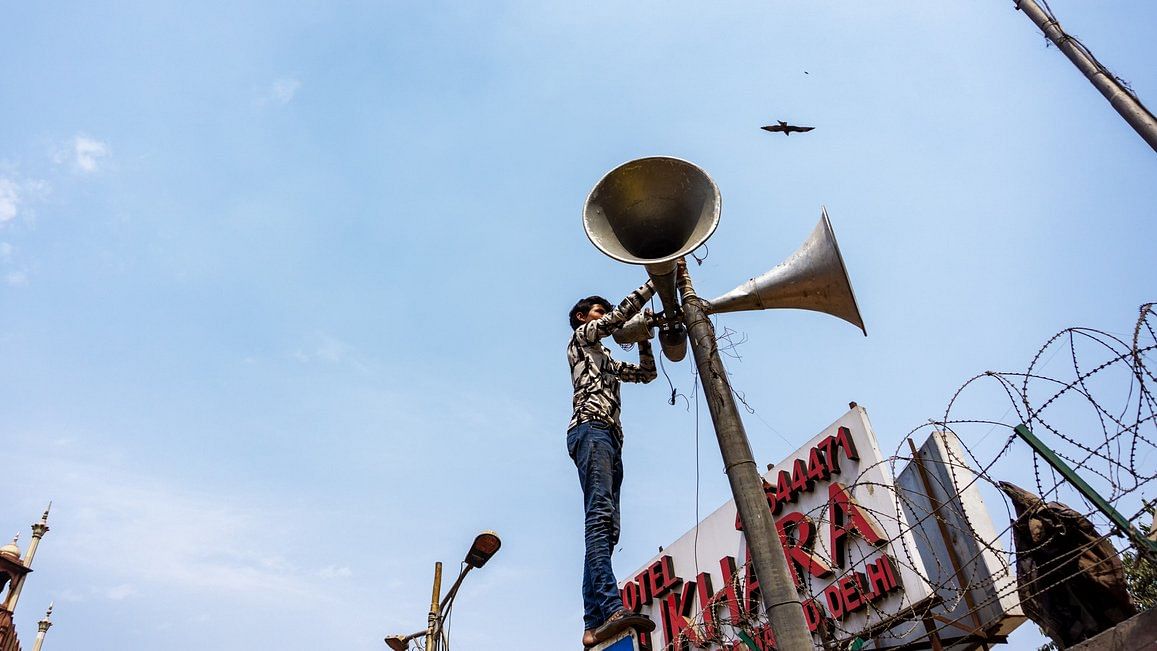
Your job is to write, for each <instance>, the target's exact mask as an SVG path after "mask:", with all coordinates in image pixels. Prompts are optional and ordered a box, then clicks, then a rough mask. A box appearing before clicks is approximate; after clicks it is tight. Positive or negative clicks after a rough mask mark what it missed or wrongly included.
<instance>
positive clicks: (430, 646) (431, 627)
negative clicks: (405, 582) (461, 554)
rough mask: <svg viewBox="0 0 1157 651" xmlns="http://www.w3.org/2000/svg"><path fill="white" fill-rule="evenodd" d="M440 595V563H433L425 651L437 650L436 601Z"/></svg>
mask: <svg viewBox="0 0 1157 651" xmlns="http://www.w3.org/2000/svg"><path fill="white" fill-rule="evenodd" d="M441 595H442V563H441V562H438V563H434V590H433V594H432V595H430V617H429V618H428V619H427V620H426V621H427V624H426V651H435V649H437V648H438V647H437V643H438V642H437V640H438V637H439V635H440V634H439V632H438V612H439V608H438V599H439V598H440V597H441Z"/></svg>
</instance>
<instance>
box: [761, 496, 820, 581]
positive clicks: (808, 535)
mask: <svg viewBox="0 0 1157 651" xmlns="http://www.w3.org/2000/svg"><path fill="white" fill-rule="evenodd" d="M775 528H776V530H777V531H779V541H780V542H781V543H783V555H784V557H786V558H787V569H789V570H791V578H792V579H794V580H795V583H796V585H802V583H803V580H802V578H801V577H800V575H799V570H798V568H801V567H802V568H803V569H805V570H807V572H808V574H811V575H812V576H814V577H817V578H820V579H822V578H825V577H828V576H831V574H832V568H830V567H828V565H827V564H826V563H824V562H823V561H822V560H820V558H819V557H818V556H816V555H815V554H813V553H812V546H813V545H814V544H815V531H816V527H815V525H814V524H812V521H811V519H810V518H808V517H807V516H806V515H804V514H802V513H800V512H798V511H792V512H791V513H788V514H787V515H785V516H783V517H782V518H780V519H779V520H777V521H776V523H775ZM793 529H794V531H793ZM792 533H794V534H795V535H794V536H792V535H791V534H792ZM792 538H794V540H792Z"/></svg>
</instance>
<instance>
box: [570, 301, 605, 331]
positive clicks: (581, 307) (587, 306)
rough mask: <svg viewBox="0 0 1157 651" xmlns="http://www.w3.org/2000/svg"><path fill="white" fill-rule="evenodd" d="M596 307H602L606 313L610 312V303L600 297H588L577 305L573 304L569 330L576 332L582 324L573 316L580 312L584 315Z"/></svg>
mask: <svg viewBox="0 0 1157 651" xmlns="http://www.w3.org/2000/svg"><path fill="white" fill-rule="evenodd" d="M596 305H602V306H603V307H605V308H606V309H607V311H608V312H610V311H611V302H610V301H608V300H607V299H605V298H603V297H602V296H588V297H586V298H584V299H582V300H581V301H579V302H578V303H575V304H574V307H572V308H571V309H570V329H571V330H578V327H579V326H581V325H582V324H583V322H582V321H579V320H578V319H577V318H576V317H575V314H577V313H580V312H581V313H582V314H586V313H587V312H590V311H591V308H592V307H594V306H596Z"/></svg>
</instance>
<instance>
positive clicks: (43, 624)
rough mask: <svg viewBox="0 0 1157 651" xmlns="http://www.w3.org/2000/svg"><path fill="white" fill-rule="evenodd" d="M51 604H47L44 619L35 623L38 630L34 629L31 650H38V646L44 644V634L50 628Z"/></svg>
mask: <svg viewBox="0 0 1157 651" xmlns="http://www.w3.org/2000/svg"><path fill="white" fill-rule="evenodd" d="M52 605H53V604H52V603H49V604H48V612H46V613H44V619H42V620H40V621H39V622H37V623H36V625H37V627H38V629H39V630H37V631H36V642H34V643H33V645H32V651H40V647H42V646H44V636H45V634H47V633H48V629H50V628H52Z"/></svg>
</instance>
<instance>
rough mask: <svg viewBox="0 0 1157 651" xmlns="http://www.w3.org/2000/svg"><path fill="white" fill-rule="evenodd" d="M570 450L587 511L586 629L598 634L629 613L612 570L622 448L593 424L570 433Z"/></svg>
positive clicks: (602, 425)
mask: <svg viewBox="0 0 1157 651" xmlns="http://www.w3.org/2000/svg"><path fill="white" fill-rule="evenodd" d="M566 447H567V451H568V452H570V458H571V459H574V464H575V466H576V467H577V468H578V476H579V483H580V484H581V485H582V488H583V504H584V505H585V507H586V546H587V551H586V562H585V565H584V568H583V606H584V613H583V623H584V624H585V626H586V628H587V629H589V630H593V629H596V628H598V627H599V626H600V625H601V624H602V623H603V622H605V621H606V620H607V618H608V617H610V616H611V615H612V614H614V613H615V612H618V611H619V610H622V608H623V600H622V598H621V597H620V596H619V586H618V583H617V582H616V581H615V572H614V569H612V567H611V552H612V550H614V548H615V545H617V544H618V542H619V489H620V488H621V487H622V485H623V454H622V452H623V451H622V444H621V443H620V442H619V439H618V437H617V436H615V433H614V432H612V431H611V428H610V426H608V425H606V424H605V423H600V422H589V423H579V424H578V425H576V426H575V427H574V428H573V429H571V430H570V431H569V432H567V433H566Z"/></svg>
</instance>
